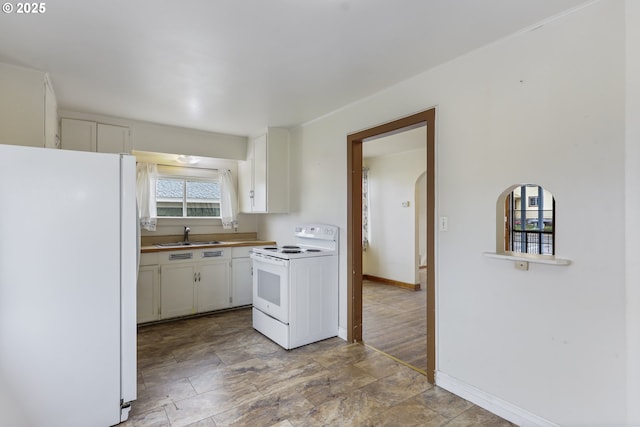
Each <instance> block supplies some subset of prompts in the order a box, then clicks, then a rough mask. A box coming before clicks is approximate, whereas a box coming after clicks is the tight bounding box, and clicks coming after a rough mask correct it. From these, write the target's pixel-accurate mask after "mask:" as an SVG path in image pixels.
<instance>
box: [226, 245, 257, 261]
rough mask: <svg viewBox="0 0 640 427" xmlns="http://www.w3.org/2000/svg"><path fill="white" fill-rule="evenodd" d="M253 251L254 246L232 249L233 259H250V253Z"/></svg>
mask: <svg viewBox="0 0 640 427" xmlns="http://www.w3.org/2000/svg"><path fill="white" fill-rule="evenodd" d="M251 249H253V246H238V247H236V248H231V257H232V258H249V253H250V252H251Z"/></svg>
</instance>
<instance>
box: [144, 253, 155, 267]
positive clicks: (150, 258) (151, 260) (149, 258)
mask: <svg viewBox="0 0 640 427" xmlns="http://www.w3.org/2000/svg"><path fill="white" fill-rule="evenodd" d="M157 264H158V253H157V252H155V253H146V254H140V265H141V266H142V265H157Z"/></svg>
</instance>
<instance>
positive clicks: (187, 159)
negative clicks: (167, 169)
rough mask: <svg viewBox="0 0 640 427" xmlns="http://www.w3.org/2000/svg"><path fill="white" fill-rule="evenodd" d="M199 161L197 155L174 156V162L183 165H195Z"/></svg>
mask: <svg viewBox="0 0 640 427" xmlns="http://www.w3.org/2000/svg"><path fill="white" fill-rule="evenodd" d="M199 161H200V159H198V158H197V157H194V156H187V155H185V154H180V155H179V156H178V157H176V162H178V163H180V164H183V165H195V164H196V163H198V162H199Z"/></svg>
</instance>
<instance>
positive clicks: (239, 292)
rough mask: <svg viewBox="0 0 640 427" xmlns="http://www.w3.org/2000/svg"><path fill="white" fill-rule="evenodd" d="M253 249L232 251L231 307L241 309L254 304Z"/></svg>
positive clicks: (246, 248)
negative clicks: (251, 252) (251, 255)
mask: <svg viewBox="0 0 640 427" xmlns="http://www.w3.org/2000/svg"><path fill="white" fill-rule="evenodd" d="M250 251H251V247H238V248H233V249H232V255H231V256H232V260H231V305H232V306H234V307H240V306H243V305H250V304H252V303H253V275H252V274H251V271H252V270H251V258H249V253H250Z"/></svg>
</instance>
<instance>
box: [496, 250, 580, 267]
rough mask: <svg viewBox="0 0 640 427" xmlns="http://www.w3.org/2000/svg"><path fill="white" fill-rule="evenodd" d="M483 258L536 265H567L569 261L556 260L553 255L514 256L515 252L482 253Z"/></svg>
mask: <svg viewBox="0 0 640 427" xmlns="http://www.w3.org/2000/svg"><path fill="white" fill-rule="evenodd" d="M484 256H486V257H488V258H494V259H502V260H505V261H526V262H532V263H536V264H549V265H569V264H571V260H568V259H563V258H556V257H555V256H553V255H534V254H517V255H516V254H515V252H502V253H497V252H484Z"/></svg>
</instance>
